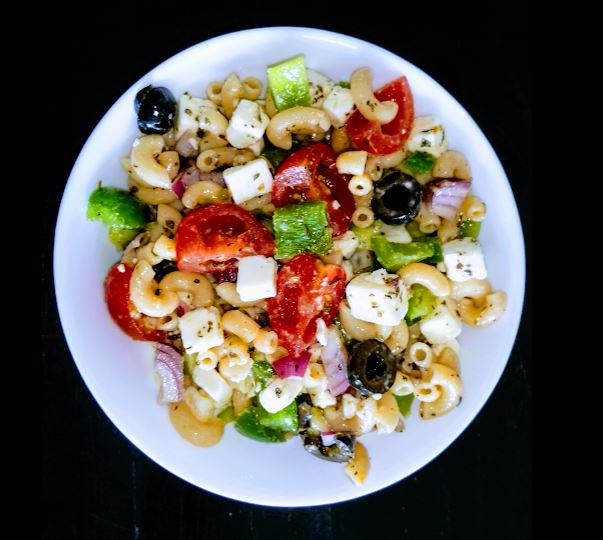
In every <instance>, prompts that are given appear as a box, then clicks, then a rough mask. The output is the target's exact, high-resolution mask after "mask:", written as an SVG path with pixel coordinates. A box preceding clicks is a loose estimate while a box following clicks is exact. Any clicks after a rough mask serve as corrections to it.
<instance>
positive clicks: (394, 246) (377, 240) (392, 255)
mask: <svg viewBox="0 0 603 540" xmlns="http://www.w3.org/2000/svg"><path fill="white" fill-rule="evenodd" d="M371 247H372V248H373V251H374V252H375V255H376V256H377V260H378V261H379V262H380V263H381V264H382V265H383V267H384V268H385V269H386V270H387V271H388V272H397V271H398V270H400V268H402V267H403V266H406V265H407V264H410V263H413V262H419V261H423V260H425V259H428V258H429V257H432V256H433V255H434V247H433V244H432V243H428V242H410V243H408V244H398V243H394V242H388V241H387V239H386V238H385V236H375V237H373V239H372V240H371Z"/></svg>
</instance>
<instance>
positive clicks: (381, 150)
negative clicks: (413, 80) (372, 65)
mask: <svg viewBox="0 0 603 540" xmlns="http://www.w3.org/2000/svg"><path fill="white" fill-rule="evenodd" d="M375 97H376V98H377V99H378V100H379V101H395V102H396V103H397V104H398V114H397V115H396V117H395V118H394V119H393V120H392V121H391V122H389V123H388V124H383V125H381V124H379V122H375V121H371V120H367V119H366V118H365V117H364V116H362V114H361V112H360V111H358V110H356V111H355V112H354V114H352V116H350V118H349V119H348V121H347V122H346V125H345V130H346V132H347V134H348V137H349V138H350V139H351V141H352V142H353V143H354V145H355V146H356V147H357V148H359V149H360V150H366V151H367V152H369V153H370V154H377V155H379V156H384V155H387V154H391V153H393V152H397V151H398V150H400V148H402V146H404V144H405V143H406V141H407V140H408V137H409V136H410V130H411V128H412V123H413V121H414V119H415V109H414V105H413V97H412V92H411V91H410V86H409V85H408V80H407V79H406V77H398V78H397V79H394V80H393V81H390V82H389V83H387V84H386V85H385V86H382V87H381V88H380V89H379V90H377V91H376V92H375Z"/></svg>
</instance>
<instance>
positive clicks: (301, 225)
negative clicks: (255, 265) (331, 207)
mask: <svg viewBox="0 0 603 540" xmlns="http://www.w3.org/2000/svg"><path fill="white" fill-rule="evenodd" d="M272 224H273V226H274V237H275V240H276V255H275V258H276V259H288V258H290V257H294V256H295V255H298V254H300V253H315V254H317V255H326V254H327V253H328V252H329V250H330V249H331V247H332V246H333V239H332V235H331V228H330V227H329V218H328V216H327V203H326V202H324V201H307V202H303V203H299V204H292V205H290V206H284V207H282V208H277V209H276V211H275V212H274V215H273V217H272Z"/></svg>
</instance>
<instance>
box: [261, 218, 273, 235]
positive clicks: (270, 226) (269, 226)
mask: <svg viewBox="0 0 603 540" xmlns="http://www.w3.org/2000/svg"><path fill="white" fill-rule="evenodd" d="M260 223H261V224H262V225H263V226H264V227H266V228H267V229H268V230H269V231H270V232H271V233H272V234H274V225H273V223H272V218H269V217H262V218H260Z"/></svg>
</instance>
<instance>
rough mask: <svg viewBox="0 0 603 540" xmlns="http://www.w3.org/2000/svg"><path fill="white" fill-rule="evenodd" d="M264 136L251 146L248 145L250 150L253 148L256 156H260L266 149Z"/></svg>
mask: <svg viewBox="0 0 603 540" xmlns="http://www.w3.org/2000/svg"><path fill="white" fill-rule="evenodd" d="M264 146H265V143H264V137H262V138H261V139H260V140H259V141H258V142H256V143H253V144H252V145H251V146H248V147H247V148H249V150H251V151H252V152H253V153H254V154H255V156H256V157H260V155H261V154H262V152H263V151H264Z"/></svg>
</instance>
